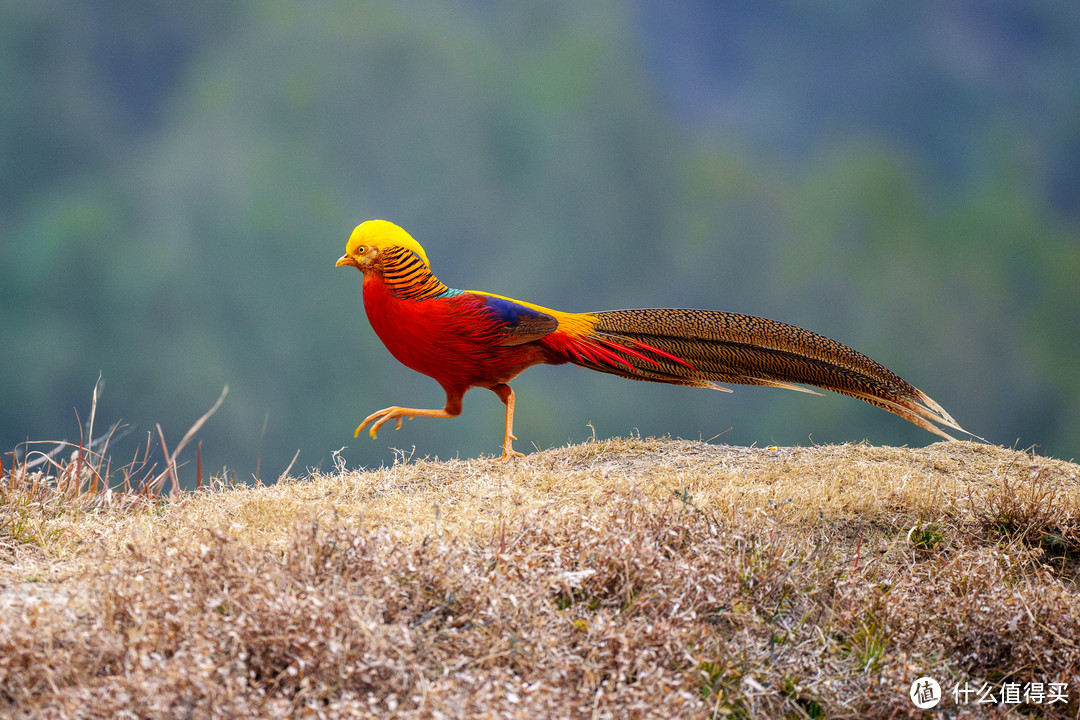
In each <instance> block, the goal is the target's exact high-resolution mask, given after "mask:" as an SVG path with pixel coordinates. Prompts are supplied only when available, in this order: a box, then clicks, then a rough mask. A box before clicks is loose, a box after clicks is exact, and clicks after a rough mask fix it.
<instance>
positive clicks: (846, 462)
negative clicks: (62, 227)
mask: <svg viewBox="0 0 1080 720" xmlns="http://www.w3.org/2000/svg"><path fill="white" fill-rule="evenodd" d="M57 477H59V475H57V476H50V475H47V474H43V473H37V474H34V473H28V472H19V471H18V469H16V470H14V471H12V470H9V471H8V472H7V474H6V475H5V476H4V477H3V478H2V481H0V715H9V716H13V717H185V718H186V717H293V716H296V717H338V716H355V717H466V716H474V715H475V716H490V717H597V718H625V717H641V718H646V717H701V718H723V717H746V718H750V717H810V718H814V717H852V718H855V717H890V716H901V717H902V716H908V715H919V716H921V714H922V713H921V711H917V710H916V709H915V708H914V706H913V705H912V704H911V702H910V700H909V698H908V688H909V686H910V684H911V682H912V681H913V680H914V679H915V678H918V677H920V676H922V675H931V676H933V677H935V678H936V679H937V680H938V681H939V682H940V683H941V685H942V687H943V688H945V690H946V698H945V699H944V700H943V702H942V705H941V706H939V710H938V711H939V712H940V711H941V709H942V708H944V711H945V713H946V714H947V716H952V717H956V716H963V715H965V714H970V715H973V716H974V715H978V716H985V715H992V716H999V717H1012V716H1015V717H1021V716H1023V717H1031V716H1035V717H1075V714H1076V712H1077V701H1078V699H1080V678H1078V667H1080V588H1078V567H1080V524H1078V518H1080V466H1078V465H1076V464H1073V463H1067V462H1060V461H1056V460H1051V459H1047V458H1043V457H1039V456H1037V455H1033V454H1030V453H1022V452H1015V451H1010V450H1005V449H1002V448H997V447H992V446H987V445H980V444H975V443H959V442H957V443H939V444H936V445H932V446H930V447H928V448H923V449H901V448H878V447H870V446H865V445H843V446H825V447H808V448H740V447H726V446H714V445H708V444H704V443H700V442H682V441H673V440H656V439H647V440H641V439H630V440H612V441H602V442H591V443H586V444H584V445H578V446H572V447H567V448H561V449H555V450H548V451H544V452H538V453H535V454H533V455H531V456H529V457H527V458H523V459H520V460H517V461H513V462H509V463H499V462H495V461H493V460H489V459H481V460H455V461H450V462H437V461H427V460H424V461H415V460H409V459H406V458H404V457H403V458H402V459H401V461H400V462H399V463H397V464H395V465H394V466H393V467H389V468H383V469H379V470H374V471H366V472H357V471H347V470H345V469H344V468H338V470H337V471H336V472H333V473H329V474H310V475H307V476H304V477H300V478H284V479H282V480H281V481H279V482H278V483H276V484H274V485H271V486H266V487H222V486H221V485H220V484H214V485H213V486H212V487H209V488H207V489H203V490H201V491H198V492H187V493H181V494H178V495H176V496H174V497H173V498H172V499H170V500H164V499H160V498H157V497H151V498H147V497H146V496H145V495H142V496H140V495H137V494H119V495H117V494H106V493H100V492H99V493H89V492H86V491H85V490H84V489H80V488H82V487H83V486H82V485H80V484H79V483H77V482H76V483H75V484H74V486H72V485H71V484H70V483H68V484H67V485H65V484H64V483H63V482H59V481H58V480H57ZM71 487H75V488H76V489H77V491H75V492H73V491H72V490H71ZM1039 682H1042V683H1044V684H1045V685H1046V686H1047V688H1048V686H1049V684H1050V683H1055V684H1056V683H1065V684H1066V685H1064V686H1063V687H1064V689H1062V686H1056V692H1057V693H1059V694H1060V693H1061V692H1064V694H1065V695H1066V696H1067V698H1068V702H1064V703H1063V702H1050V697H1049V696H1047V697H1044V698H1042V701H1041V702H1036V699H1037V698H1038V696H1028V699H1026V700H1025V699H1024V698H1021V700H1020V701H1018V702H1006V701H1005V698H1003V697H1002V691H1003V690H1004V688H1006V687H1011V686H1012V685H1013V684H1014V683H1015V684H1016V685H1017V687H1020V686H1024V685H1025V684H1028V683H1039ZM964 683H967V684H969V685H970V686H971V687H972V688H974V689H979V688H981V687H983V686H984V685H986V686H987V687H990V688H991V689H992V690H993V692H994V695H995V698H996V699H997V702H996V703H995V704H993V705H991V704H981V705H979V704H976V700H977V699H978V698H977V696H976V695H974V694H973V695H972V696H971V697H970V702H969V703H962V702H960V703H958V702H957V701H956V700H955V699H954V698H953V697H952V695H951V694H950V693H949V691H950V690H951V689H952V688H953V687H954V685H963V684H964ZM1027 687H1028V688H1030V687H1031V686H1030V685H1028V686H1027ZM1048 689H1049V688H1048Z"/></svg>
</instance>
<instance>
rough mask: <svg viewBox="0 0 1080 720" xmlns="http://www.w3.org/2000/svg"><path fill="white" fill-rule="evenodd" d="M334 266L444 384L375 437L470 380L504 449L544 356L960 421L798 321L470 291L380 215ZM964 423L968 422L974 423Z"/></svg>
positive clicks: (377, 424)
mask: <svg viewBox="0 0 1080 720" xmlns="http://www.w3.org/2000/svg"><path fill="white" fill-rule="evenodd" d="M336 267H354V268H356V269H357V270H359V271H360V272H361V273H363V303H364V310H365V312H366V314H367V317H368V321H369V322H370V323H371V327H372V329H374V331H375V334H376V335H377V336H378V337H379V339H380V340H382V342H383V344H384V345H385V346H386V348H387V350H389V351H390V354H391V355H393V356H394V357H395V358H396V359H397V360H398V361H400V362H401V363H402V364H404V365H406V366H407V367H409V368H412V369H413V370H415V371H417V372H419V373H422V374H424V375H428V376H429V377H431V378H434V379H435V380H436V381H437V382H438V383H439V384H440V385H441V386H442V388H443V390H444V391H445V392H446V404H445V405H444V406H443V407H442V408H441V409H440V408H434V409H426V408H408V407H399V406H396V405H393V406H390V407H386V408H383V409H382V410H379V411H377V412H374V413H372V414H370V415H368V416H367V417H366V418H364V421H363V422H362V423H360V425H359V426H358V427H357V428H356V431H355V432H354V433H353V436H354V437H359V436H360V433H361V431H363V429H364V428H365V427H367V426H368V425H370V426H371V427H370V430H369V434H370V435H371V437H372V438H375V437H376V435H377V434H378V431H379V429H380V428H382V426H383V425H385V424H386V423H387V422H389V421H391V420H396V421H397V425H396V427H397V429H401V423H402V420H403V419H405V418H409V419H412V418H416V417H431V418H453V417H457V416H458V415H460V414H461V409H462V397H463V396H464V395H465V393H466V391H468V390H469V389H471V388H474V387H481V388H487V389H488V390H491V391H492V392H494V393H495V394H496V395H497V396H498V397H499V399H500V400H501V401H502V402H503V404H504V405H505V406H506V421H505V427H504V432H503V447H502V455H501V457H500V458H498V459H500V460H506V459H509V458H512V457H519V456H521V453H519V452H517V451H515V450H514V448H513V441H514V440H516V439H517V438H516V437H515V436H514V391H513V390H512V389H511V387H510V381H511V380H513V379H514V378H515V377H516V376H517V375H518V374H519V373H521V372H522V371H523V370H525V369H526V368H529V367H531V366H533V365H537V364H540V363H546V364H551V365H561V364H564V363H572V364H574V365H578V366H580V367H584V368H589V369H591V370H598V371H600V372H604V373H611V374H613V375H618V376H620V377H624V378H630V379H632V380H644V381H650V382H657V383H669V384H674V385H688V386H693V387H705V388H713V389H716V390H723V391H726V392H731V390H730V388H727V387H724V385H723V383H728V384H742V385H765V386H769V387H777V388H786V389H789V390H799V391H803V392H810V393H813V394H815V395H820V393H817V392H815V391H814V390H811V389H809V388H807V387H804V386H805V385H810V386H814V387H817V388H822V389H825V390H831V391H833V392H836V393H840V394H842V395H848V396H850V397H853V398H858V399H859V400H863V401H865V402H868V403H870V404H872V405H876V406H877V407H879V408H883V409H885V410H887V411H889V412H891V413H894V414H896V415H899V416H900V417H902V418H904V419H905V420H908V421H910V422H912V423H914V424H915V425H918V426H919V427H921V428H923V429H925V430H928V431H929V432H931V433H935V434H937V435H939V436H941V437H943V438H945V439H947V440H954V439H955V438H953V437H952V436H951V435H949V434H948V433H947V432H945V431H944V430H943V429H942V428H941V427H939V426H944V427H946V428H951V429H954V430H958V431H960V432H965V433H966V431H965V430H964V429H963V428H962V427H960V425H959V424H957V422H956V420H954V419H953V418H952V416H951V415H949V413H947V412H946V411H945V409H944V408H942V407H941V406H940V405H939V404H938V403H936V402H934V401H933V400H932V399H931V398H930V397H929V396H928V395H926V394H925V393H924V392H922V391H921V390H919V389H918V388H916V387H915V386H914V385H912V384H910V383H909V382H907V381H906V380H904V379H903V378H901V377H900V376H899V375H897V374H896V373H894V372H892V371H891V370H889V369H888V368H886V367H885V366H884V365H881V364H880V363H878V362H876V361H874V360H871V359H870V358H869V357H867V356H865V355H863V354H862V353H860V352H857V351H856V350H853V349H852V348H850V347H848V346H847V345H844V344H842V343H839V342H837V341H835V340H832V339H830V338H827V337H825V336H823V335H819V334H817V333H815V332H811V331H809V330H804V329H802V328H800V327H796V326H794V325H788V324H786V323H782V322H777V321H775V320H768V319H765V318H761V317H756V316H753V315H740V314H737V313H729V312H721V311H715V310H694V309H668V308H651V309H638V310H614V311H608V312H584V313H576V312H563V311H560V310H553V309H551V308H547V307H543V306H541V305H536V304H533V303H530V302H525V301H522V300H515V299H513V298H509V297H505V296H503V295H496V294H494V293H489V292H481V291H476V290H456V289H453V288H450V287H448V286H447V285H445V284H443V283H442V281H440V280H439V279H438V278H437V277H436V276H435V275H434V274H433V273H432V271H431V265H430V263H429V262H428V257H427V253H425V252H424V248H423V247H422V246H421V245H420V243H418V242H417V241H416V240H414V239H413V238H412V236H411V235H409V233H407V232H406V231H405V230H404V229H402V228H401V227H399V226H398V225H396V224H394V223H392V222H390V221H387V220H367V221H365V222H363V223H361V224H360V225H358V226H356V228H355V229H354V230H353V231H352V233H351V234H350V236H349V238H348V240H347V242H346V244H345V254H344V255H342V256H341V257H340V258H339V259H338V261H337V263H336ZM969 434H970V433H969Z"/></svg>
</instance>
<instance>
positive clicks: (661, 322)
mask: <svg viewBox="0 0 1080 720" xmlns="http://www.w3.org/2000/svg"><path fill="white" fill-rule="evenodd" d="M593 316H594V317H595V318H596V326H595V329H594V331H593V332H592V333H591V334H590V335H589V336H588V337H587V338H582V340H584V341H585V342H587V343H588V346H589V347H592V348H594V350H593V351H592V352H585V353H581V354H577V355H576V356H574V357H570V358H568V359H569V360H570V362H573V363H575V364H577V365H581V366H583V367H588V368H592V369H594V370H600V371H602V372H607V373H613V374H615V375H620V376H622V377H627V378H632V379H634V380H648V381H652V382H663V383H672V384H677V385H693V386H698V387H714V388H718V389H723V390H726V389H727V388H724V387H722V386H721V385H718V383H735V384H743V385H768V386H772V387H782V388H788V389H791V390H804V391H807V392H813V391H809V390H806V388H804V387H800V385H813V386H815V387H819V388H823V389H825V390H831V391H833V392H837V393H840V394H842V395H848V396H850V397H854V398H858V399H859V400H864V401H866V402H868V403H870V404H872V405H876V406H878V407H880V408H883V409H885V410H888V411H889V412H891V413H895V414H896V415H899V416H900V417H902V418H904V419H905V420H908V421H910V422H912V423H914V424H916V425H918V426H919V427H921V428H924V429H925V430H928V431H930V432H932V433H935V434H937V435H940V436H941V437H944V438H947V439H949V440H953V439H954V438H953V437H952V436H950V435H949V434H948V433H946V432H945V431H944V430H942V429H941V428H939V427H938V425H943V426H945V427H948V428H953V429H955V430H959V431H960V432H964V433H966V432H967V431H966V430H964V429H963V428H962V427H960V425H959V424H958V423H957V422H956V420H954V419H953V418H952V416H951V415H949V413H947V412H946V411H945V409H944V408H942V407H941V406H940V405H938V404H937V403H936V402H934V401H933V400H932V399H931V398H930V397H929V396H927V395H926V394H925V393H923V392H922V391H921V390H919V389H918V388H916V387H915V386H913V385H912V384H911V383H909V382H907V381H906V380H904V379H903V378H901V377H900V376H899V375H897V374H896V373H894V372H892V371H891V370H889V369H888V368H886V367H885V366H884V365H881V364H880V363H878V362H875V361H874V360H871V359H870V358H868V357H866V356H865V355H863V354H862V353H860V352H857V351H855V350H852V349H851V348H849V347H848V346H847V345H844V344H842V343H839V342H836V341H835V340H831V339H829V338H827V337H825V336H824V335H819V334H817V333H814V332H810V331H809V330H803V329H802V328H799V327H795V326H794V325H788V324H786V323H781V322H776V321H774V320H766V319H765V318H759V317H754V316H751V315H738V314H735V313H725V312H717V311H712V310H673V309H672V310H669V309H651V310H615V311H612V312H598V313H593ZM597 349H598V350H597ZM969 434H970V433H969Z"/></svg>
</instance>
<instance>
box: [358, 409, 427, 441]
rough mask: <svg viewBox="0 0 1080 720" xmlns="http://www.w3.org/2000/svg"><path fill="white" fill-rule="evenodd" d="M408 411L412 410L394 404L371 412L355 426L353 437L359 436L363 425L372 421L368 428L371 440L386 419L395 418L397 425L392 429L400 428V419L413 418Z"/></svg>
mask: <svg viewBox="0 0 1080 720" xmlns="http://www.w3.org/2000/svg"><path fill="white" fill-rule="evenodd" d="M410 412H412V411H411V410H410V409H409V408H403V407H397V406H396V405H395V406H393V407H388V408H383V409H382V410H379V411H378V412H373V413H371V414H370V415H368V416H367V417H366V418H364V422H362V423H360V424H359V425H358V426H357V428H356V431H355V432H353V437H360V431H361V430H363V429H364V427H365V426H366V425H367V424H368V423H369V422H372V421H374V422H375V424H374V425H372V426H371V429H370V430H368V435H370V436H371V438H372V440H374V439H375V436H376V435H378V434H379V428H381V427H382V426H383V425H385V424H386V422H387V421H388V420H394V419H396V420H397V427H395V428H394V429H395V430H400V429H401V421H402V419H404V418H409V419H410V420H412V419H413V415H411V414H410Z"/></svg>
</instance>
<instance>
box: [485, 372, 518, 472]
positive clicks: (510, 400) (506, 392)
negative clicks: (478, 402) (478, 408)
mask: <svg viewBox="0 0 1080 720" xmlns="http://www.w3.org/2000/svg"><path fill="white" fill-rule="evenodd" d="M491 391H492V392H493V393H495V394H496V395H498V396H499V399H500V400H502V401H503V404H505V405H506V434H505V435H504V436H503V454H502V457H500V458H499V460H506V459H508V458H512V457H525V456H524V455H523V454H522V453H519V452H516V451H515V450H514V447H513V445H511V441H513V440H517V438H516V437H514V391H513V390H512V389H511V388H510V386H509V385H507V384H506V383H499V384H498V385H495V386H494V387H492V388H491Z"/></svg>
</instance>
